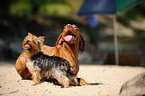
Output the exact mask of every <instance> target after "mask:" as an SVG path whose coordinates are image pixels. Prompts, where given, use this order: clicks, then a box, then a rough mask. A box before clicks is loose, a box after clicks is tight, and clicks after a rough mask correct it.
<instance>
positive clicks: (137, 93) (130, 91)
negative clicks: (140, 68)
mask: <svg viewBox="0 0 145 96" xmlns="http://www.w3.org/2000/svg"><path fill="white" fill-rule="evenodd" d="M120 96H145V73H142V74H139V75H137V76H135V77H134V78H133V79H131V80H129V81H127V82H126V83H124V84H123V86H122V87H121V89H120Z"/></svg>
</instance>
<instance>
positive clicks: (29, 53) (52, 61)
mask: <svg viewBox="0 0 145 96" xmlns="http://www.w3.org/2000/svg"><path fill="white" fill-rule="evenodd" d="M43 41H44V37H43V36H40V37H36V36H34V35H32V34H31V33H28V36H26V37H25V39H24V42H23V48H24V54H25V56H26V60H27V62H26V67H27V68H28V70H29V72H30V73H31V74H32V80H33V81H34V82H35V84H33V85H36V84H39V83H40V82H41V80H42V79H43V78H47V79H49V78H54V79H56V80H57V81H58V82H59V84H61V85H62V87H64V88H66V87H68V86H69V84H72V85H75V86H77V85H78V82H77V79H76V75H75V74H74V73H73V72H72V70H71V69H70V68H71V66H70V64H69V62H68V61H67V60H65V59H63V58H61V57H58V56H48V55H45V54H44V53H43V52H41V48H42V45H43Z"/></svg>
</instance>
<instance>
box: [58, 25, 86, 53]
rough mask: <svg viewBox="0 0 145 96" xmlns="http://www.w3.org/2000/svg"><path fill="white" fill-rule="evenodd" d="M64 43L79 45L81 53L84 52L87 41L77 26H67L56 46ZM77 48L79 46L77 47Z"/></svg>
mask: <svg viewBox="0 0 145 96" xmlns="http://www.w3.org/2000/svg"><path fill="white" fill-rule="evenodd" d="M63 41H65V42H67V44H77V43H78V46H79V49H80V51H84V49H85V41H84V37H83V35H82V34H81V33H80V31H79V28H78V27H77V26H75V25H71V24H67V25H66V26H65V27H64V29H63V33H62V34H61V35H60V36H59V38H58V39H57V42H56V45H59V44H61V43H62V42H63ZM75 46H77V45H75Z"/></svg>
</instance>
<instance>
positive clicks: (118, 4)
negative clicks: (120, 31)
mask: <svg viewBox="0 0 145 96" xmlns="http://www.w3.org/2000/svg"><path fill="white" fill-rule="evenodd" d="M65 1H66V3H67V4H68V5H70V6H71V8H72V10H73V11H74V12H75V13H76V14H77V15H93V14H116V12H117V11H118V12H123V11H124V10H125V9H127V8H129V7H131V6H132V5H135V4H137V3H139V2H141V1H143V0H65Z"/></svg>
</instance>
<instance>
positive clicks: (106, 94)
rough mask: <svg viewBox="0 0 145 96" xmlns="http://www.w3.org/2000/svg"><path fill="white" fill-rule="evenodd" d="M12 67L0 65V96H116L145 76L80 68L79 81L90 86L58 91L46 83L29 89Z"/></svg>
mask: <svg viewBox="0 0 145 96" xmlns="http://www.w3.org/2000/svg"><path fill="white" fill-rule="evenodd" d="M14 65H15V64H14V63H7V62H0V96H118V95H119V91H120V88H121V86H122V84H123V83H125V82H126V81H127V80H130V79H131V78H133V77H134V76H136V75H137V74H140V73H143V72H145V68H143V67H129V66H115V65H97V64H96V65H80V71H79V73H78V76H79V77H82V78H84V79H85V80H86V81H87V82H88V83H91V84H92V85H93V86H70V87H69V88H61V86H58V85H53V84H52V83H49V82H43V83H41V84H38V85H36V86H31V85H32V84H33V83H34V82H33V81H30V80H22V79H21V77H20V76H19V75H18V74H17V72H16V70H15V66H14Z"/></svg>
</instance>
